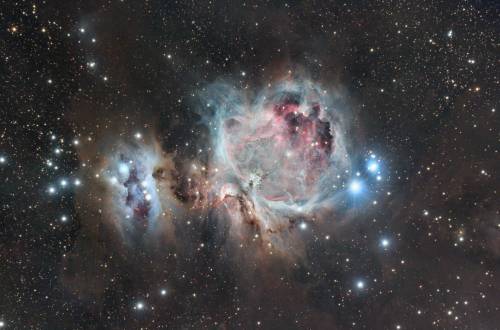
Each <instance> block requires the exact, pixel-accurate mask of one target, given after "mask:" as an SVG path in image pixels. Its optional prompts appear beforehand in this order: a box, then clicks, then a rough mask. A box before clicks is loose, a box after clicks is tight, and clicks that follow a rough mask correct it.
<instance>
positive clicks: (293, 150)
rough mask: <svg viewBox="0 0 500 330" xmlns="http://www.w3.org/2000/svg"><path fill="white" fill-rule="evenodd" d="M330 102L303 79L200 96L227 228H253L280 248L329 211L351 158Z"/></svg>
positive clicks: (341, 121)
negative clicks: (285, 237) (284, 238)
mask: <svg viewBox="0 0 500 330" xmlns="http://www.w3.org/2000/svg"><path fill="white" fill-rule="evenodd" d="M330 93H331V91H330ZM333 99H334V97H333V96H332V95H330V94H329V91H328V90H326V89H324V88H323V87H322V86H320V85H319V84H315V83H314V82H312V81H310V80H305V79H295V80H294V79H283V80H279V81H276V82H275V83H274V84H272V85H271V84H270V85H269V86H266V87H263V88H261V89H260V90H257V91H255V92H250V91H248V90H246V91H240V90H236V89H234V88H232V87H230V85H229V84H225V83H216V84H212V85H209V86H208V87H207V88H206V89H205V91H204V93H203V100H204V101H205V107H204V108H203V109H202V111H205V112H202V115H203V118H204V121H205V122H206V123H207V125H208V126H209V128H210V133H211V141H212V144H213V150H214V151H213V157H212V159H211V164H210V168H215V171H214V174H213V175H212V176H211V178H210V180H211V182H212V187H211V188H212V195H213V196H214V197H213V198H214V199H215V200H216V201H219V203H222V204H223V205H224V206H225V207H226V209H227V212H228V213H229V215H230V217H231V219H232V221H231V225H232V226H235V227H240V226H244V225H250V226H253V227H254V231H255V233H257V234H259V235H263V236H264V237H265V238H266V240H271V241H273V242H277V241H279V237H280V233H281V232H283V231H290V230H293V229H294V228H295V227H297V225H298V224H299V223H301V221H310V220H311V218H312V217H311V215H312V213H313V212H314V211H316V210H317V209H318V208H321V207H322V206H324V205H325V204H328V206H329V207H333V206H334V205H333V204H334V203H335V196H336V195H337V194H338V193H339V191H341V190H342V188H341V186H342V182H341V180H340V179H339V178H340V177H342V178H343V177H344V174H345V173H346V172H347V173H348V172H349V168H350V157H349V155H348V154H347V151H346V145H345V143H346V137H345V136H344V135H345V131H346V129H345V125H347V123H346V120H345V118H344V117H342V115H341V111H339V109H338V108H336V104H335V103H334V101H333ZM333 187H337V189H334V188H333Z"/></svg>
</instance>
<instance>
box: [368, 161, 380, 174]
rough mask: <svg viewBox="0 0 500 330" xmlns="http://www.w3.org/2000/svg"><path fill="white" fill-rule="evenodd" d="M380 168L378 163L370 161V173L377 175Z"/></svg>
mask: <svg viewBox="0 0 500 330" xmlns="http://www.w3.org/2000/svg"><path fill="white" fill-rule="evenodd" d="M378 168H379V166H378V163H377V161H375V160H372V161H370V162H369V163H368V171H370V172H372V173H375V172H377V171H378Z"/></svg>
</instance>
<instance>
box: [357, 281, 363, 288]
mask: <svg viewBox="0 0 500 330" xmlns="http://www.w3.org/2000/svg"><path fill="white" fill-rule="evenodd" d="M356 287H357V288H358V289H363V288H364V287H365V282H363V281H358V282H357V283H356Z"/></svg>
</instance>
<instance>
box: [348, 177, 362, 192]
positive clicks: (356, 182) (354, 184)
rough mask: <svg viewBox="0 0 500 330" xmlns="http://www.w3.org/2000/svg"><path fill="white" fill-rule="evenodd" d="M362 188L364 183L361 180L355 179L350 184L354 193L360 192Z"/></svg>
mask: <svg viewBox="0 0 500 330" xmlns="http://www.w3.org/2000/svg"><path fill="white" fill-rule="evenodd" d="M362 189H363V185H362V183H361V181H359V180H353V181H351V183H350V184H349V190H350V191H351V192H352V193H354V194H358V193H359V192H361V190H362Z"/></svg>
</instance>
